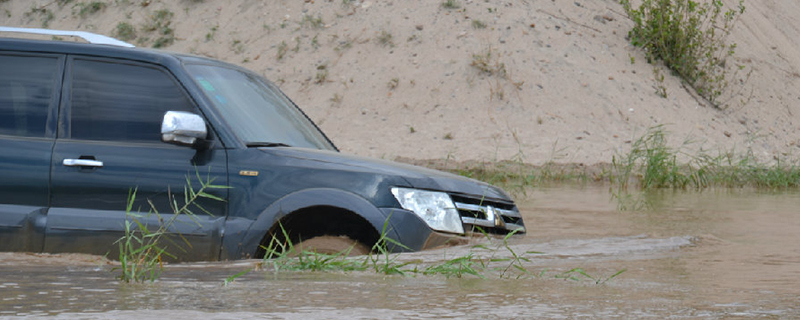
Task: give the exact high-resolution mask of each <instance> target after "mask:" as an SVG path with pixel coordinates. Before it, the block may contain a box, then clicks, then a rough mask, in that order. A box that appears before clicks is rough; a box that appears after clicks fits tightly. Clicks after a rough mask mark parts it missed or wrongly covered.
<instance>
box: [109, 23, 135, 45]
mask: <svg viewBox="0 0 800 320" xmlns="http://www.w3.org/2000/svg"><path fill="white" fill-rule="evenodd" d="M113 34H114V37H115V38H117V39H120V40H122V41H130V40H134V39H136V28H135V27H134V26H133V25H132V24H130V23H127V22H120V23H117V27H116V28H114V32H113Z"/></svg>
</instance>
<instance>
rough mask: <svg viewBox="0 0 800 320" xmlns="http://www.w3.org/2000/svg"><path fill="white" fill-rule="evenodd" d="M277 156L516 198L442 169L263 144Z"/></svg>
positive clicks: (417, 183) (438, 187)
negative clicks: (268, 146)
mask: <svg viewBox="0 0 800 320" xmlns="http://www.w3.org/2000/svg"><path fill="white" fill-rule="evenodd" d="M259 149H261V150H262V151H264V152H269V153H271V154H273V155H276V156H282V157H289V158H295V159H298V160H303V161H312V162H316V163H318V165H324V166H327V167H329V168H331V169H339V170H351V171H361V172H372V173H375V174H380V175H386V176H394V177H398V178H401V179H403V180H405V181H407V182H408V184H409V185H408V187H412V188H417V189H426V190H435V191H445V192H448V193H456V194H462V195H472V196H478V197H482V198H486V199H495V200H502V201H512V200H511V198H510V197H509V196H508V195H507V194H506V193H505V192H504V191H503V190H502V189H500V188H498V187H495V186H492V185H490V184H487V183H484V182H481V181H477V180H473V179H470V178H466V177H462V176H458V175H455V174H451V173H447V172H442V171H438V170H433V169H428V168H423V167H418V166H413V165H409V164H403V163H397V162H392V161H386V160H380V159H373V158H366V157H360V156H355V155H348V154H343V153H339V152H335V151H327V150H315V149H305V148H292V147H277V148H259Z"/></svg>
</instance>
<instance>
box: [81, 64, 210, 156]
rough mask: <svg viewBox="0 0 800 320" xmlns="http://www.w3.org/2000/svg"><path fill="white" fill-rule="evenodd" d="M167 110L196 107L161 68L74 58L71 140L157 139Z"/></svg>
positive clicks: (188, 109)
mask: <svg viewBox="0 0 800 320" xmlns="http://www.w3.org/2000/svg"><path fill="white" fill-rule="evenodd" d="M169 110H174V111H189V112H196V111H195V109H194V105H193V104H192V103H191V101H190V100H189V99H188V98H187V96H186V94H185V93H184V91H183V90H182V89H181V87H179V86H178V84H177V83H176V82H175V81H174V80H173V78H172V76H171V75H170V74H168V73H167V72H165V71H164V70H162V69H160V68H156V67H151V66H144V65H135V64H122V63H115V62H107V61H93V60H80V59H75V60H73V67H72V101H71V109H70V120H71V122H70V132H71V137H72V139H82V140H114V141H132V142H160V141H161V121H162V119H163V117H164V113H165V112H167V111H169Z"/></svg>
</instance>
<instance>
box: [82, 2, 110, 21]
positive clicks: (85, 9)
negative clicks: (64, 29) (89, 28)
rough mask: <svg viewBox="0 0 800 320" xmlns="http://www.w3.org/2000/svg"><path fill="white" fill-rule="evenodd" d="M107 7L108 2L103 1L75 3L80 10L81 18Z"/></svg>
mask: <svg viewBox="0 0 800 320" xmlns="http://www.w3.org/2000/svg"><path fill="white" fill-rule="evenodd" d="M106 7H108V4H107V3H105V2H101V1H92V2H81V3H78V4H76V5H75V8H76V9H77V10H78V15H79V16H80V17H81V18H86V17H87V16H89V15H92V14H95V13H98V12H100V11H101V10H103V9H105V8H106Z"/></svg>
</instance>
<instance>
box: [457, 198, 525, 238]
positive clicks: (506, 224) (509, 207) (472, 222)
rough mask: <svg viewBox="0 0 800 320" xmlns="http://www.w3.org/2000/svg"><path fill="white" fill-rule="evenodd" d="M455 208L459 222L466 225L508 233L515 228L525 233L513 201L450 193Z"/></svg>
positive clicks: (491, 231) (493, 231)
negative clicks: (507, 201)
mask: <svg viewBox="0 0 800 320" xmlns="http://www.w3.org/2000/svg"><path fill="white" fill-rule="evenodd" d="M451 197H452V198H453V202H455V205H456V209H458V213H459V215H461V222H463V223H464V224H465V225H466V227H470V226H471V227H473V228H472V229H474V227H480V228H481V229H483V230H484V231H486V232H489V233H501V234H505V233H509V232H512V231H514V230H517V232H518V233H525V224H524V223H523V221H522V215H520V213H519V211H518V210H517V208H516V206H515V205H514V204H513V203H504V202H497V201H488V200H485V199H474V198H468V197H464V196H455V195H451Z"/></svg>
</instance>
